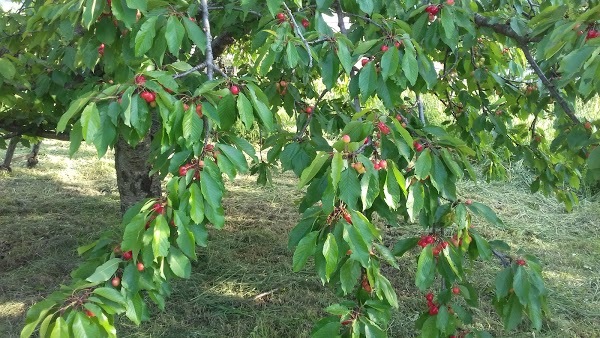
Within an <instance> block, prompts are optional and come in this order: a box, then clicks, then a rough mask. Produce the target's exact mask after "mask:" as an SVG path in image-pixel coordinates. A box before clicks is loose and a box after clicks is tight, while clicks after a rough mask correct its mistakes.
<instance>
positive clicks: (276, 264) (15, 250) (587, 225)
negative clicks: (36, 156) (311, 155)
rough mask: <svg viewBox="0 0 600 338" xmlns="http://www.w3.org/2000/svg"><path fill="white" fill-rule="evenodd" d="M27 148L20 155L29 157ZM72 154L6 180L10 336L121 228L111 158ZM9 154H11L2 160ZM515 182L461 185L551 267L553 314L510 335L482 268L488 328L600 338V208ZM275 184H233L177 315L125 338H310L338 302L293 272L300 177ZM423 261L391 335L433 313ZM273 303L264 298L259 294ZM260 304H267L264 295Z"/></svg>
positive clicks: (4, 282)
mask: <svg viewBox="0 0 600 338" xmlns="http://www.w3.org/2000/svg"><path fill="white" fill-rule="evenodd" d="M26 151H27V150H26V149H18V152H17V155H16V156H19V155H21V154H25V153H26ZM67 152H68V145H67V144H66V143H62V142H52V141H47V142H45V143H44V145H43V146H42V150H41V154H40V164H39V165H38V167H37V168H35V169H25V168H24V167H23V166H22V165H21V163H19V161H18V159H16V160H15V162H14V163H13V172H12V173H11V174H6V173H4V174H0V281H1V283H0V337H7V338H8V337H17V336H18V333H19V331H20V328H21V326H22V324H23V316H24V313H25V311H26V310H27V307H28V306H29V305H30V304H32V303H33V302H36V301H39V300H41V299H42V298H43V297H44V296H46V295H48V294H49V293H50V292H52V291H53V290H55V289H56V288H57V287H58V285H59V284H60V283H67V282H68V280H69V277H68V275H69V272H70V271H71V270H72V269H73V268H74V267H75V266H76V265H77V262H78V257H77V254H76V251H75V249H76V247H77V246H78V245H82V244H85V243H88V242H90V241H92V240H93V239H94V238H95V237H96V236H98V234H99V233H101V232H102V231H105V230H106V229H110V230H114V231H118V224H119V217H118V216H119V215H118V194H117V190H116V186H115V179H114V170H113V168H112V162H111V158H110V157H106V158H104V159H101V160H98V159H96V158H95V157H94V151H93V150H92V149H89V148H83V149H82V150H81V151H80V152H79V153H78V154H77V156H76V157H75V158H74V159H72V160H69V159H67V155H66V154H67ZM2 156H3V153H2V152H0V158H2ZM511 173H512V174H513V176H512V179H511V181H510V182H496V183H490V184H487V183H484V182H480V183H478V184H477V185H476V184H474V183H472V182H463V183H461V189H460V191H462V193H463V195H464V196H465V197H469V198H472V199H474V200H477V201H481V202H484V203H487V204H488V205H490V206H491V207H493V208H494V209H495V210H496V211H497V212H498V214H499V215H500V216H501V218H503V220H504V221H505V222H506V224H507V225H508V229H495V228H491V227H488V226H486V225H485V224H483V223H478V224H477V226H478V228H479V230H480V232H482V233H484V234H486V235H488V236H490V237H495V238H499V239H504V240H506V241H507V242H508V243H509V244H511V245H513V246H514V247H515V248H522V249H524V250H526V251H527V252H530V253H534V254H536V255H538V257H539V258H540V259H541V260H542V262H543V263H544V268H545V274H544V277H545V280H546V283H547V286H548V288H549V290H550V295H549V303H550V309H551V311H552V314H551V319H548V320H547V321H546V322H545V324H544V328H543V330H542V331H541V332H537V333H535V332H530V331H529V330H528V328H527V326H522V327H520V328H519V330H518V331H517V332H510V333H505V332H503V331H502V328H501V324H500V321H499V320H498V317H497V316H496V315H495V314H494V312H493V310H492V308H491V306H489V305H487V304H489V302H488V301H489V300H490V298H491V290H492V288H493V276H494V272H495V271H496V270H497V269H498V268H499V267H498V266H497V265H494V264H492V265H490V264H483V263H477V264H475V266H474V267H473V270H474V271H476V273H475V274H474V275H473V278H472V281H473V282H474V283H475V284H477V285H479V286H480V288H479V290H481V295H480V296H481V299H482V307H481V309H480V310H477V312H476V319H477V323H478V324H477V325H478V326H479V327H481V328H484V329H487V330H490V331H491V332H492V333H493V335H494V336H496V337H585V338H588V337H600V230H599V229H600V217H598V215H599V214H600V213H599V211H600V202H598V201H597V200H594V199H587V200H583V201H582V203H581V205H580V206H579V207H578V208H577V209H576V210H575V211H574V212H572V213H565V212H564V211H563V210H564V209H563V208H562V207H561V205H559V204H558V203H556V202H555V201H554V200H553V199H549V198H545V197H543V196H540V195H531V194H529V193H528V191H527V189H526V185H525V182H526V181H527V180H528V176H527V175H526V174H525V170H523V169H522V168H519V167H513V168H511ZM274 180H275V182H274V184H273V186H271V187H266V188H262V187H257V186H256V185H255V184H254V178H252V177H247V176H242V177H240V178H238V179H236V180H235V181H233V182H229V183H228V189H229V193H228V195H227V197H226V199H225V202H224V203H225V208H226V213H227V215H228V218H227V225H226V227H225V229H224V230H222V231H212V232H211V234H210V244H209V247H208V248H207V249H199V260H198V262H196V263H195V264H194V267H193V273H192V277H191V278H190V279H189V280H179V281H176V282H175V283H174V290H175V292H174V293H173V295H172V296H171V297H170V298H169V299H168V302H167V311H165V312H160V311H159V310H157V309H156V308H152V312H153V315H152V320H151V322H148V323H144V324H142V325H141V326H140V327H136V326H135V325H132V324H131V323H130V322H128V321H127V319H125V318H123V319H121V320H120V321H119V332H120V336H122V337H306V336H307V335H308V334H309V332H310V329H311V326H312V324H313V323H314V322H315V321H316V320H317V319H318V318H320V317H321V316H322V315H323V312H322V309H323V308H324V307H326V306H327V305H328V304H330V303H331V302H334V301H335V300H336V298H335V296H334V295H333V294H332V293H331V292H330V291H328V290H327V289H326V288H324V287H322V286H321V284H320V282H319V281H318V280H317V278H316V277H315V274H314V273H313V272H312V271H311V270H310V268H309V269H306V270H305V271H302V272H300V273H292V272H291V257H292V253H291V252H290V251H288V249H287V245H286V243H287V233H288V231H289V230H290V229H291V228H292V227H293V226H294V224H295V222H296V220H297V214H296V209H295V206H294V201H295V200H296V199H297V198H298V197H299V193H298V192H297V191H296V190H295V179H294V178H293V177H292V176H290V175H287V174H280V175H275V177H274ZM385 232H386V236H388V240H386V242H388V241H389V242H390V243H392V242H393V239H394V238H397V237H400V236H407V235H413V234H416V233H418V230H417V229H416V227H414V226H410V225H400V226H398V227H395V228H387V229H386V230H385ZM414 257H415V256H414V255H407V256H406V257H403V258H402V259H401V262H400V263H401V270H400V271H392V270H390V276H391V280H392V283H393V284H394V285H395V286H396V291H397V293H398V296H399V300H400V303H401V308H400V309H399V310H398V312H397V313H396V314H395V315H394V318H393V322H392V325H391V328H390V333H389V336H390V337H413V336H415V333H414V328H413V321H414V319H415V318H416V317H417V316H418V314H419V312H420V311H423V310H424V308H425V302H424V300H423V299H422V296H421V295H420V294H418V293H417V291H416V288H415V287H414V283H413V280H414V278H413V277H414V276H413V272H412V271H413V269H414V267H413V266H414ZM261 294H263V295H262V296H260V295H261ZM257 296H260V297H257Z"/></svg>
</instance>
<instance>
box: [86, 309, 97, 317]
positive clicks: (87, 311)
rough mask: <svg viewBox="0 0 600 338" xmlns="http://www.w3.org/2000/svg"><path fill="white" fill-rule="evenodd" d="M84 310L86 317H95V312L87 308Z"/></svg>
mask: <svg viewBox="0 0 600 338" xmlns="http://www.w3.org/2000/svg"><path fill="white" fill-rule="evenodd" d="M84 312H85V314H86V315H87V316H88V317H95V316H96V315H95V314H94V313H93V312H92V311H90V310H88V309H85V311H84Z"/></svg>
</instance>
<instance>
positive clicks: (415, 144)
mask: <svg viewBox="0 0 600 338" xmlns="http://www.w3.org/2000/svg"><path fill="white" fill-rule="evenodd" d="M413 147H415V150H416V151H417V152H421V151H423V145H422V144H421V143H420V142H419V141H414V142H413Z"/></svg>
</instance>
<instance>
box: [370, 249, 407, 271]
mask: <svg viewBox="0 0 600 338" xmlns="http://www.w3.org/2000/svg"><path fill="white" fill-rule="evenodd" d="M373 245H374V246H375V249H377V252H379V254H380V255H381V257H382V258H383V259H384V260H385V261H386V262H387V263H388V264H389V265H391V266H393V267H395V268H396V269H400V266H399V265H398V260H397V259H396V257H394V254H393V253H392V252H391V251H390V249H388V248H387V247H386V246H385V245H381V244H379V243H374V244H373Z"/></svg>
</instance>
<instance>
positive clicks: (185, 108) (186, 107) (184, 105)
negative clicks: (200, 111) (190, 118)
mask: <svg viewBox="0 0 600 338" xmlns="http://www.w3.org/2000/svg"><path fill="white" fill-rule="evenodd" d="M188 109H190V105H189V104H187V103H184V104H183V110H184V111H188Z"/></svg>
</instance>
